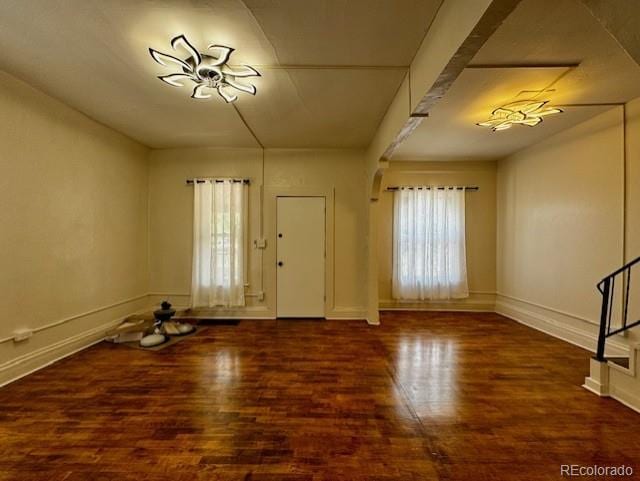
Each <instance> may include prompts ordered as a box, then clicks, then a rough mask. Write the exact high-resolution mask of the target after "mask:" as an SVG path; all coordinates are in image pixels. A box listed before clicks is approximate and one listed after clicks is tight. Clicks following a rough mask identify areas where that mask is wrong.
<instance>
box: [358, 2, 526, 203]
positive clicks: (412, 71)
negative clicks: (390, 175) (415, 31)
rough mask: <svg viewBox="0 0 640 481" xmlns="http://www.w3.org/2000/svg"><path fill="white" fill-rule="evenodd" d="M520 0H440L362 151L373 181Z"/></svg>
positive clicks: (374, 194) (374, 192)
mask: <svg viewBox="0 0 640 481" xmlns="http://www.w3.org/2000/svg"><path fill="white" fill-rule="evenodd" d="M520 1H521V0H444V2H443V3H442V5H441V6H440V9H439V11H438V14H437V15H436V18H435V19H434V20H433V22H432V24H431V27H430V28H429V30H428V32H427V34H426V36H425V38H424V40H423V42H422V44H421V46H420V48H419V49H418V52H417V53H416V56H415V58H414V59H413V61H412V63H411V66H410V67H409V71H408V73H407V76H406V77H405V80H404V82H403V83H402V85H401V86H400V89H399V90H398V92H397V94H396V96H395V98H394V99H393V101H392V103H391V105H390V106H389V109H388V110H387V112H386V114H385V116H384V118H383V119H382V122H381V123H380V125H379V127H378V130H377V132H376V135H375V136H374V139H373V141H372V142H371V145H370V146H369V149H368V151H367V170H368V173H369V179H370V180H371V181H372V182H373V180H372V179H375V178H376V175H377V174H376V173H377V172H378V171H379V169H381V168H384V167H385V166H386V165H388V161H389V160H390V159H391V157H392V155H393V153H394V151H395V150H396V149H397V148H398V147H399V146H400V144H401V143H402V142H403V141H404V140H405V139H406V138H407V137H409V135H410V134H411V133H412V132H413V131H414V130H415V129H416V127H418V125H420V123H421V122H422V119H423V118H424V117H425V116H427V115H428V114H429V111H430V110H431V108H432V107H433V106H434V105H435V104H436V103H437V102H438V101H439V100H440V99H441V98H442V97H443V96H444V95H445V94H446V93H447V91H448V90H449V89H450V88H451V86H452V85H453V82H454V81H455V80H456V79H457V78H458V76H459V75H460V74H461V73H462V72H463V70H464V69H465V68H466V67H467V66H468V65H469V63H470V62H471V60H472V59H473V57H474V56H475V55H476V53H478V51H479V50H480V48H481V47H482V46H483V45H484V43H485V42H486V41H487V40H488V39H489V37H491V35H493V33H494V32H495V31H496V30H497V29H498V27H499V26H500V25H501V24H502V22H503V21H504V20H505V19H506V18H507V16H509V14H511V12H513V10H514V9H515V8H516V7H517V6H518V4H519V3H520ZM373 183H374V182H373ZM377 195H378V193H377V192H376V189H373V192H372V194H371V198H372V199H373V200H375V199H377Z"/></svg>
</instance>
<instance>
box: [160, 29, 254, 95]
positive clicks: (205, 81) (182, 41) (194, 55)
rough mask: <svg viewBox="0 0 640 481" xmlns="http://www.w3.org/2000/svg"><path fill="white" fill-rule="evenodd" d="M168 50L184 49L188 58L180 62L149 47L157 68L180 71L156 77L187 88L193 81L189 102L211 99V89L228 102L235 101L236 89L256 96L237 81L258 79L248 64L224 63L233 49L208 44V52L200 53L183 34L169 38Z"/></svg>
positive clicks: (249, 87)
mask: <svg viewBox="0 0 640 481" xmlns="http://www.w3.org/2000/svg"><path fill="white" fill-rule="evenodd" d="M171 47H172V48H173V49H174V50H178V49H183V50H184V51H185V52H186V53H187V54H188V57H187V58H186V59H185V60H182V59H181V58H178V57H174V56H172V55H167V54H166V53H162V52H158V51H157V50H154V49H152V48H150V49H149V53H150V54H151V57H152V58H153V59H154V60H155V61H156V62H158V63H159V64H160V65H162V66H163V67H178V68H179V69H180V72H179V73H172V74H169V75H161V76H159V77H158V78H159V79H160V80H162V81H163V82H165V83H168V84H169V85H171V86H173V87H186V86H188V85H189V83H190V82H192V83H193V84H195V87H194V88H193V93H192V94H191V98H192V99H208V98H211V96H212V93H211V90H216V91H217V92H218V95H220V97H222V98H223V99H224V100H225V101H226V102H228V103H230V102H235V101H236V100H238V96H237V95H236V92H235V91H236V90H239V91H241V92H246V93H248V94H251V95H255V94H256V87H255V86H254V85H247V84H244V83H242V82H240V81H238V79H243V78H247V77H260V73H259V72H258V71H257V70H256V69H254V68H253V67H250V66H248V65H239V66H233V67H231V66H230V65H229V64H228V63H227V62H228V61H229V57H230V56H231V54H232V53H233V51H234V49H233V48H231V47H225V46H224V45H209V46H208V47H207V53H200V52H198V51H197V50H196V49H195V47H194V46H193V45H191V44H190V43H189V41H188V40H187V38H186V37H185V36H184V35H178V36H177V37H174V38H173V39H171Z"/></svg>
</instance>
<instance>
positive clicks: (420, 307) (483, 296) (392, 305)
mask: <svg viewBox="0 0 640 481" xmlns="http://www.w3.org/2000/svg"><path fill="white" fill-rule="evenodd" d="M495 299H496V296H495V294H494V293H491V292H470V293H469V297H467V298H465V299H451V300H442V301H403V300H397V299H382V300H380V302H379V307H380V310H383V311H453V312H495Z"/></svg>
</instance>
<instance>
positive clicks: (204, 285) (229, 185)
mask: <svg viewBox="0 0 640 481" xmlns="http://www.w3.org/2000/svg"><path fill="white" fill-rule="evenodd" d="M193 187H194V197H193V199H194V203H193V269H192V282H191V306H192V307H216V306H244V262H245V259H244V253H245V232H244V230H245V223H244V216H245V215H246V214H245V209H246V205H245V204H246V191H247V188H248V187H247V185H246V184H244V183H242V182H234V181H232V180H228V179H224V180H223V179H214V180H211V179H201V180H197V179H196V180H195V181H194V185H193Z"/></svg>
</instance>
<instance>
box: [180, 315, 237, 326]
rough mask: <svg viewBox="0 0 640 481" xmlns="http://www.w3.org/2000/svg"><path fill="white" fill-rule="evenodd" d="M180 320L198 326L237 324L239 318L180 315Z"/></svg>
mask: <svg viewBox="0 0 640 481" xmlns="http://www.w3.org/2000/svg"><path fill="white" fill-rule="evenodd" d="M180 320H181V321H186V322H190V323H192V324H197V325H198V326H237V325H238V324H240V319H206V318H197V317H181V318H180Z"/></svg>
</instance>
